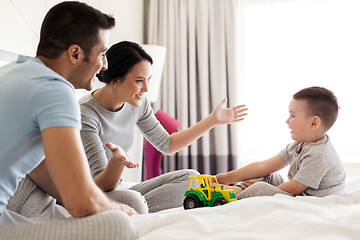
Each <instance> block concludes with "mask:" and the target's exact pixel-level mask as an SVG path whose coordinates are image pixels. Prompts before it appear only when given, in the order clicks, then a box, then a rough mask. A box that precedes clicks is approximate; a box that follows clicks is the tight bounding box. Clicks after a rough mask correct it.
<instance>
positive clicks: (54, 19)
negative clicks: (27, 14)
mask: <svg viewBox="0 0 360 240" xmlns="http://www.w3.org/2000/svg"><path fill="white" fill-rule="evenodd" d="M114 26H115V19H114V18H113V17H111V16H108V15H106V14H104V13H102V12H101V11H99V10H97V9H95V8H93V7H91V6H89V5H87V4H85V3H81V2H76V1H69V2H62V3H59V4H57V5H55V6H54V7H52V8H51V9H50V10H49V12H48V13H47V14H46V16H45V18H44V21H43V23H42V26H41V31H40V42H39V45H38V48H37V52H36V55H37V56H43V57H46V58H50V59H56V58H58V57H59V56H60V54H61V53H63V52H64V51H66V50H67V49H68V48H69V47H70V46H71V45H72V44H77V45H79V46H80V47H81V48H82V49H83V51H84V54H85V61H86V60H87V59H88V57H89V55H90V53H91V50H92V48H93V47H94V46H95V45H96V44H98V43H99V41H100V39H99V30H100V29H111V28H113V27H114Z"/></svg>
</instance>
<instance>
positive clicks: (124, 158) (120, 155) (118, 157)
mask: <svg viewBox="0 0 360 240" xmlns="http://www.w3.org/2000/svg"><path fill="white" fill-rule="evenodd" d="M105 146H106V147H107V148H108V149H110V151H111V152H112V155H111V157H110V158H113V159H114V160H115V161H117V162H119V163H121V164H123V165H125V166H126V167H127V168H136V167H139V164H138V163H135V162H133V161H131V160H130V159H129V157H128V155H127V154H126V153H125V151H124V150H123V149H122V148H121V147H120V146H119V145H115V144H112V143H106V144H105Z"/></svg>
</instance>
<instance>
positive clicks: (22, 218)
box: [0, 170, 199, 240]
mask: <svg viewBox="0 0 360 240" xmlns="http://www.w3.org/2000/svg"><path fill="white" fill-rule="evenodd" d="M197 174H199V173H198V172H197V171H195V170H179V171H174V172H170V173H166V174H164V175H161V176H159V177H156V178H153V179H150V180H147V181H144V182H142V183H139V184H136V185H134V186H133V187H131V188H130V189H129V190H128V189H126V190H125V189H124V190H115V191H112V192H109V193H106V194H107V195H108V196H109V197H110V198H112V199H114V200H117V201H119V202H122V203H125V204H128V205H130V206H131V207H133V208H134V209H135V210H137V211H138V212H139V213H147V212H148V206H149V211H150V212H156V211H160V210H163V209H168V208H172V207H179V206H182V202H183V199H184V193H185V191H186V190H188V188H189V183H190V177H191V176H194V175H197ZM145 199H146V200H145ZM147 204H148V206H147ZM136 237H137V233H136V229H135V226H134V225H133V223H132V222H131V220H130V217H129V216H128V215H127V214H125V213H124V212H122V211H118V210H113V211H107V212H103V213H98V214H94V215H92V216H89V217H84V218H73V217H72V216H71V215H70V214H69V212H68V211H67V210H66V209H65V208H63V207H62V206H60V205H58V204H56V200H55V199H54V198H52V197H51V196H49V195H48V194H46V193H45V192H43V191H42V190H41V189H40V188H39V187H38V186H37V185H36V184H35V183H34V182H33V181H32V180H31V179H30V178H29V177H27V176H26V177H25V178H24V179H23V180H22V181H21V182H20V184H19V186H18V189H17V191H16V192H15V194H14V196H13V197H11V198H10V200H9V202H8V205H7V206H6V210H4V212H3V213H1V215H0V240H5V239H6V240H7V239H11V240H18V239H19V240H20V239H29V240H35V239H36V240H48V239H49V240H50V239H51V240H53V239H55V240H58V239H59V240H60V239H66V240H72V239H74V240H83V239H84V240H95V239H102V240H103V239H136Z"/></svg>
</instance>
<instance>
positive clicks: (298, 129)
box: [286, 99, 312, 143]
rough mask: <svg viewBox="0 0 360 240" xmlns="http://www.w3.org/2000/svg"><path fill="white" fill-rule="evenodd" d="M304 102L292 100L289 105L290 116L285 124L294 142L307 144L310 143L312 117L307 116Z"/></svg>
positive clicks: (305, 102)
mask: <svg viewBox="0 0 360 240" xmlns="http://www.w3.org/2000/svg"><path fill="white" fill-rule="evenodd" d="M307 107H308V106H307V101H306V100H295V99H292V100H291V101H290V104H289V113H290V116H289V118H288V119H287V120H286V123H287V124H288V125H289V128H290V129H291V138H292V139H294V140H295V141H299V142H304V143H308V142H309V141H311V140H310V139H311V136H312V132H311V125H312V116H311V115H310V114H308V111H307Z"/></svg>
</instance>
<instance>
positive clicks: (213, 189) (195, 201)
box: [184, 175, 237, 209]
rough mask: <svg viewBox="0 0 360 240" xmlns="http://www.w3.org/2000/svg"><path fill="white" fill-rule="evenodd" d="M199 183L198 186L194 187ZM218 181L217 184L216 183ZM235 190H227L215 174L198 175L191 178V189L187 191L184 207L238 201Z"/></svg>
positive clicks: (210, 205)
mask: <svg viewBox="0 0 360 240" xmlns="http://www.w3.org/2000/svg"><path fill="white" fill-rule="evenodd" d="M195 181H197V183H198V187H195V188H192V185H193V182H194V185H195V184H196V183H195ZM215 183H216V184H215ZM236 200H237V198H236V195H235V193H234V191H233V190H225V189H224V185H221V186H220V185H219V183H218V181H217V179H216V177H215V176H211V175H197V176H193V177H191V179H190V187H189V190H187V191H186V192H185V199H184V208H185V209H192V208H197V207H212V206H219V205H223V204H225V203H228V202H232V201H236Z"/></svg>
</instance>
